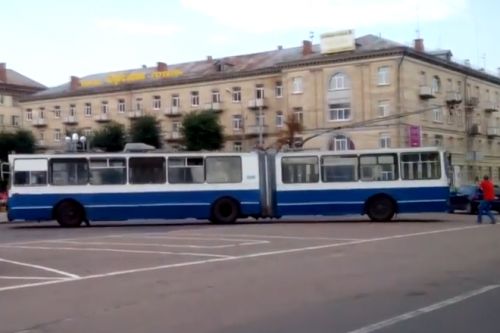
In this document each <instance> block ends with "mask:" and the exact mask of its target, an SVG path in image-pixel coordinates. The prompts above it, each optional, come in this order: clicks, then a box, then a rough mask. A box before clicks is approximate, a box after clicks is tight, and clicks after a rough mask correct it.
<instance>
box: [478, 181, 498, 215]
mask: <svg viewBox="0 0 500 333" xmlns="http://www.w3.org/2000/svg"><path fill="white" fill-rule="evenodd" d="M479 188H480V189H481V190H482V191H483V201H481V203H480V204H479V207H478V214H477V223H483V221H482V219H483V214H484V215H487V216H488V217H489V218H490V219H491V224H495V223H496V220H495V217H494V216H493V214H491V206H492V204H493V200H495V199H497V198H496V197H495V187H494V185H493V183H492V182H491V181H490V180H489V177H488V176H484V177H483V181H482V182H481V184H479Z"/></svg>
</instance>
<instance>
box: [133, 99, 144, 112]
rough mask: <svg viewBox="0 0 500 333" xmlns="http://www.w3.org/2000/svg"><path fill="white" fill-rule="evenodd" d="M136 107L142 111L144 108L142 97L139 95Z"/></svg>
mask: <svg viewBox="0 0 500 333" xmlns="http://www.w3.org/2000/svg"><path fill="white" fill-rule="evenodd" d="M135 109H136V110H137V111H141V110H142V98H140V97H138V98H136V99H135Z"/></svg>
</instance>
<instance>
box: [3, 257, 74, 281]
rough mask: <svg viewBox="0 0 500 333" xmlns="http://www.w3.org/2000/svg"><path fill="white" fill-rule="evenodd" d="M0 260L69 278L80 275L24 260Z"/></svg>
mask: <svg viewBox="0 0 500 333" xmlns="http://www.w3.org/2000/svg"><path fill="white" fill-rule="evenodd" d="M0 261H1V262H6V263H9V264H13V265H18V266H24V267H30V268H36V269H40V270H42V271H46V272H51V273H56V274H59V275H64V276H67V277H70V278H75V279H76V278H80V276H78V275H76V274H71V273H68V272H63V271H60V270H58V269H54V268H50V267H45V266H40V265H33V264H29V263H26V262H20V261H14V260H8V259H3V258H0Z"/></svg>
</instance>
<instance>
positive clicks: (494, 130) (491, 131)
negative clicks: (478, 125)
mask: <svg viewBox="0 0 500 333" xmlns="http://www.w3.org/2000/svg"><path fill="white" fill-rule="evenodd" d="M487 135H488V137H489V138H498V137H500V128H498V127H496V126H489V127H488V133H487Z"/></svg>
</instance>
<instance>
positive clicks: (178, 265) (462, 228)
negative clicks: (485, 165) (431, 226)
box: [0, 225, 485, 292]
mask: <svg viewBox="0 0 500 333" xmlns="http://www.w3.org/2000/svg"><path fill="white" fill-rule="evenodd" d="M484 227H485V225H473V226H467V227H460V228H450V229H440V230H434V231H425V232H417V233H411V234H402V235H393V236H387V237H380V238H372V239H366V240H360V241H352V242H347V243H335V244H327V245H319V246H309V247H302V248H296V249H288V250H282V251H271V252H261V253H254V254H247V255H241V256H235V257H227V258H214V259H206V260H199V261H189V262H184V263H178V264H169V265H161V266H154V267H146V268H138V269H130V270H125V271H116V272H111V273H104V274H95V275H88V276H83V277H79V278H75V279H68V280H60V281H46V282H38V283H30V284H22V285H16V286H9V287H2V288H0V292H2V291H8V290H16V289H23V288H31V287H38V286H47V285H51V284H59V283H65V282H69V281H82V280H89V279H99V278H105V277H111V276H119V275H125V274H133V273H141V272H148V271H156V270H162V269H169V268H177V267H186V266H195V265H203V264H207V263H212V262H222V261H230V260H241V259H248V258H256V257H265V256H272V255H278V254H286V253H295V252H304V251H313V250H322V249H327V248H333V247H340V246H348V245H354V244H363V243H372V242H380V241H386V240H391V239H399V238H407V237H416V236H424V235H432V234H439V233H445V232H452V231H461V230H468V229H475V228H484ZM79 250H80V249H79Z"/></svg>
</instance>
